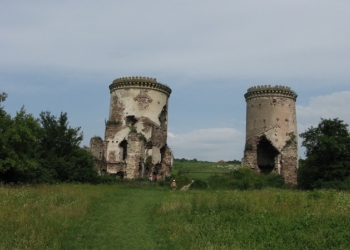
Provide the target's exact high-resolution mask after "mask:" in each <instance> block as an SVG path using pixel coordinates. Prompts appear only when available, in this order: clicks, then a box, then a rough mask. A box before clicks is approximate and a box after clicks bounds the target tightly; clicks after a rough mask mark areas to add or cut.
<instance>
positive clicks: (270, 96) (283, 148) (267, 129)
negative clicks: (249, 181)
mask: <svg viewBox="0 0 350 250" xmlns="http://www.w3.org/2000/svg"><path fill="white" fill-rule="evenodd" d="M297 96H298V95H297V94H296V93H295V92H294V91H292V90H291V89H290V88H289V87H285V86H275V87H271V86H270V85H268V86H267V85H265V86H256V87H252V88H249V89H248V91H247V93H246V94H245V95H244V97H245V99H246V102H247V116H246V145H245V149H244V158H243V160H242V165H243V166H245V167H249V168H251V169H253V170H255V171H256V172H259V173H270V172H275V173H278V174H280V175H282V176H283V177H284V179H285V182H286V183H290V184H296V183H297V168H298V147H297V145H298V144H297V120H296V112H295V101H296V98H297Z"/></svg>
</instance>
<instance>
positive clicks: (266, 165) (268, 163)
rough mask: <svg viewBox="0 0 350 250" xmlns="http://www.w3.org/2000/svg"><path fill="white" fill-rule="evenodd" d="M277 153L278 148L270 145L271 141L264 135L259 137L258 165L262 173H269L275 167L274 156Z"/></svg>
mask: <svg viewBox="0 0 350 250" xmlns="http://www.w3.org/2000/svg"><path fill="white" fill-rule="evenodd" d="M278 154H279V152H278V150H277V149H276V148H275V147H274V146H272V144H271V142H270V141H268V140H267V139H266V137H265V136H263V137H261V139H260V142H259V144H258V147H257V162H258V167H259V169H260V171H261V173H263V174H269V173H271V172H272V170H273V169H274V168H275V157H276V156H277V155H278Z"/></svg>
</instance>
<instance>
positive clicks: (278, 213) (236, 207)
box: [0, 182, 350, 249]
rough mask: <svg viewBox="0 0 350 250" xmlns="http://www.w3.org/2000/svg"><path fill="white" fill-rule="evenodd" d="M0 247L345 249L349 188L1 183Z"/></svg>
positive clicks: (349, 239) (349, 221)
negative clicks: (179, 188)
mask: <svg viewBox="0 0 350 250" xmlns="http://www.w3.org/2000/svg"><path fill="white" fill-rule="evenodd" d="M0 197H1V200H0V224H1V226H2V230H1V231H0V249H348V246H349V245H350V232H349V230H348V229H349V226H350V194H349V193H345V192H336V191H313V192H301V191H296V190H280V189H264V190H260V191H236V190H226V191H222V190H221V191H218V190H210V189H208V190H189V191H187V192H182V191H171V190H170V189H169V187H159V186H156V185H154V184H153V183H148V182H125V183H123V184H113V185H95V186H93V185H73V184H61V185H41V186H36V187H30V186H29V187H28V186H23V187H11V186H1V187H0Z"/></svg>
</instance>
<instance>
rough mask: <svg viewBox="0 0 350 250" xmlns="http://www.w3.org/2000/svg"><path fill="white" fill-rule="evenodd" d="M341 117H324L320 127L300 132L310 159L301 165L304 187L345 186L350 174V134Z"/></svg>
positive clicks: (300, 179) (300, 182)
mask: <svg viewBox="0 0 350 250" xmlns="http://www.w3.org/2000/svg"><path fill="white" fill-rule="evenodd" d="M347 127H348V125H347V124H345V123H344V122H343V121H342V120H339V119H321V122H320V123H319V125H318V126H317V127H311V128H309V129H308V130H307V131H305V132H304V133H302V134H300V137H301V138H303V139H304V140H303V142H302V146H304V147H305V148H306V152H305V154H306V157H307V158H306V159H305V160H304V161H302V162H301V165H300V166H299V169H298V184H299V186H300V187H301V188H304V189H314V188H336V189H345V188H346V186H344V183H345V181H346V180H347V178H349V177H350V134H349V131H348V129H347Z"/></svg>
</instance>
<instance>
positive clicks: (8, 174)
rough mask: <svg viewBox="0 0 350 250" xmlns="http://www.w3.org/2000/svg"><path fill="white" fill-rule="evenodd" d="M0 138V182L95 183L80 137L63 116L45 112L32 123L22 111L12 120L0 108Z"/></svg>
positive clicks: (90, 158) (95, 176) (89, 155)
mask: <svg viewBox="0 0 350 250" xmlns="http://www.w3.org/2000/svg"><path fill="white" fill-rule="evenodd" d="M0 97H1V101H4V100H5V99H6V94H5V93H2V94H0ZM0 134H1V136H0V180H1V181H4V182H22V183H43V182H45V183H55V182H96V179H97V173H96V171H95V170H94V168H93V158H92V155H91V154H90V153H89V152H88V151H86V150H84V149H82V148H80V146H79V144H80V142H81V141H82V139H83V135H82V133H81V132H80V128H72V127H70V126H68V117H67V113H61V114H60V116H59V117H55V116H54V115H51V113H50V112H48V111H46V112H42V113H41V114H40V118H39V119H36V118H34V117H33V116H32V115H31V114H27V113H26V111H25V109H24V108H22V109H21V110H20V111H19V112H17V113H16V116H15V117H13V118H12V117H11V116H10V115H9V114H7V113H6V112H5V111H4V109H3V108H1V107H0Z"/></svg>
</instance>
